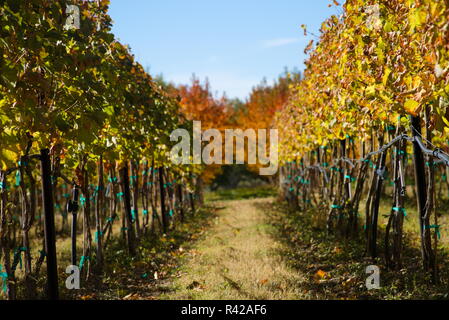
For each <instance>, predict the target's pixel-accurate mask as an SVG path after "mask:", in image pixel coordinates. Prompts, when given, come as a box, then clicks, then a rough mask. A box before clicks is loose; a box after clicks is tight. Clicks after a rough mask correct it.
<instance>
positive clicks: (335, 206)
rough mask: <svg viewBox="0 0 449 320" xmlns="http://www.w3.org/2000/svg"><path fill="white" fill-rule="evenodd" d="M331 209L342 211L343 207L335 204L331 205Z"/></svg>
mask: <svg viewBox="0 0 449 320" xmlns="http://www.w3.org/2000/svg"><path fill="white" fill-rule="evenodd" d="M331 208H332V209H341V208H342V206H340V205H338V204H333V205H331Z"/></svg>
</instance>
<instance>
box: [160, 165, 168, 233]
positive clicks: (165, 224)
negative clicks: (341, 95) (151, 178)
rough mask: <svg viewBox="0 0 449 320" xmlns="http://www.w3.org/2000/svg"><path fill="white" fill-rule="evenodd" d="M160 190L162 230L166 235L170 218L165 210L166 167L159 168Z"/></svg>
mask: <svg viewBox="0 0 449 320" xmlns="http://www.w3.org/2000/svg"><path fill="white" fill-rule="evenodd" d="M159 189H160V194H161V215H162V229H163V231H164V233H167V231H168V223H169V222H168V217H167V212H166V211H167V210H166V208H165V188H164V167H160V168H159Z"/></svg>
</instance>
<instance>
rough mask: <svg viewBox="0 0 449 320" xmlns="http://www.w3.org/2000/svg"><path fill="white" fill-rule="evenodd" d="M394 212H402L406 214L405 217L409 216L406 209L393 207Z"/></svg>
mask: <svg viewBox="0 0 449 320" xmlns="http://www.w3.org/2000/svg"><path fill="white" fill-rule="evenodd" d="M393 211H396V212H402V213H403V214H404V217H406V216H407V211H405V208H400V207H393Z"/></svg>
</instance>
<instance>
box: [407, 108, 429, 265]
mask: <svg viewBox="0 0 449 320" xmlns="http://www.w3.org/2000/svg"><path fill="white" fill-rule="evenodd" d="M411 129H412V136H413V137H414V138H416V137H420V136H421V118H419V117H413V116H412V117H411ZM413 164H414V168H415V185H416V199H417V202H418V214H419V226H420V230H421V254H422V259H423V266H424V269H425V270H426V271H428V270H431V269H432V266H431V263H432V261H433V258H432V252H431V244H430V242H431V238H430V232H429V230H426V229H425V227H426V226H427V225H428V222H427V223H426V220H427V221H428V220H429V219H428V218H427V212H426V211H427V209H426V201H427V190H426V186H427V184H426V176H425V164H424V154H423V152H422V150H421V148H420V146H419V144H418V142H417V141H413ZM429 249H430V250H429Z"/></svg>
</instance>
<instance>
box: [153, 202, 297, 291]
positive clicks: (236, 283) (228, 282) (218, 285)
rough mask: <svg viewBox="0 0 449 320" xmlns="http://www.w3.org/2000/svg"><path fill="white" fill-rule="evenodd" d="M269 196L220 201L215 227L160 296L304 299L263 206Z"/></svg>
mask: <svg viewBox="0 0 449 320" xmlns="http://www.w3.org/2000/svg"><path fill="white" fill-rule="evenodd" d="M271 201H274V200H272V199H270V198H266V199H252V200H231V201H223V202H217V203H216V205H217V206H219V207H222V209H221V210H220V211H219V212H218V215H217V217H216V218H215V221H214V224H213V226H212V228H210V229H209V230H208V231H207V232H206V234H205V235H204V236H203V237H202V239H201V240H199V241H198V242H197V243H196V244H195V245H194V247H193V248H192V249H191V250H189V252H187V253H186V254H185V255H184V258H183V261H180V262H181V267H180V268H179V269H178V271H177V274H176V276H175V277H174V278H173V279H174V280H173V281H172V283H171V284H170V287H171V290H169V291H168V293H167V294H165V295H163V296H162V297H161V298H162V299H300V298H304V297H302V296H301V291H300V290H299V289H298V288H297V285H294V284H297V283H298V282H302V281H301V279H300V277H301V275H300V274H298V271H294V270H292V269H290V268H288V267H287V266H286V265H285V264H284V263H283V261H282V259H281V257H280V255H279V252H280V251H282V248H281V247H282V244H281V243H280V242H278V241H276V240H274V238H273V237H272V236H271V235H270V234H271V233H272V232H273V229H272V228H274V227H273V226H272V225H271V224H269V221H268V216H267V215H266V214H265V213H264V212H263V209H261V205H263V204H267V203H268V202H271Z"/></svg>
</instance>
